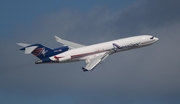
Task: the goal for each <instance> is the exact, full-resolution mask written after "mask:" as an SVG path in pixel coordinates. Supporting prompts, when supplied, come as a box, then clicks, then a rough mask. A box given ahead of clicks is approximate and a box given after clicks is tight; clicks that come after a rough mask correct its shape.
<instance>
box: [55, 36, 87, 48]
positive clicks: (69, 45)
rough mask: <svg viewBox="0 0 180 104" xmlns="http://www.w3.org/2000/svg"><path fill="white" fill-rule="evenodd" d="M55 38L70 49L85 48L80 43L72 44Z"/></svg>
mask: <svg viewBox="0 0 180 104" xmlns="http://www.w3.org/2000/svg"><path fill="white" fill-rule="evenodd" d="M54 37H55V39H56V41H57V42H59V43H61V44H63V45H65V46H68V47H69V48H80V47H84V46H85V45H81V44H78V43H74V42H70V41H67V40H64V39H61V38H59V37H58V36H54Z"/></svg>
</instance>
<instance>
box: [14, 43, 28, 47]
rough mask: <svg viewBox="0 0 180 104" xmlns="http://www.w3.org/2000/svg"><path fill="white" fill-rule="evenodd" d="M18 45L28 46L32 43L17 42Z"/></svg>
mask: <svg viewBox="0 0 180 104" xmlns="http://www.w3.org/2000/svg"><path fill="white" fill-rule="evenodd" d="M17 45H19V46H22V47H27V46H29V45H30V44H26V43H17Z"/></svg>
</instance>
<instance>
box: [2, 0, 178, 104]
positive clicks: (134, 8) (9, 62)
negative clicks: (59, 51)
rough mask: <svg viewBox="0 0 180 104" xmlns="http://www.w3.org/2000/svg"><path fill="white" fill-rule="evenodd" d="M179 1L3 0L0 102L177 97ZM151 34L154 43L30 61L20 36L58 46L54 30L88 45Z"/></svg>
mask: <svg viewBox="0 0 180 104" xmlns="http://www.w3.org/2000/svg"><path fill="white" fill-rule="evenodd" d="M179 4H180V2H179V1H177V0H172V1H171V2H169V0H163V2H162V0H156V1H151V0H144V1H142V0H103V1H102V0H99V1H97V0H96V1H95V0H90V1H84V0H76V1H74V0H68V1H67V0H43V1H42V0H28V1H27V0H26V1H24V0H18V1H13V0H4V1H0V37H1V38H0V47H1V48H2V49H1V54H0V57H1V60H2V61H1V64H0V103H2V104H11V103H15V104H24V103H26V104H32V103H33V104H34V103H35V104H36V103H37V104H49V103H65V104H84V103H86V104H102V103H103V104H109V103H113V104H119V103H123V104H144V103H145V104H152V103H153V104H177V103H180V100H179V97H180V81H179V79H180V76H179V73H180V71H179V53H180V49H179V48H177V47H178V45H177V44H179V38H180V36H179V33H180V30H179V27H180V14H179V11H180V7H179ZM141 34H150V35H153V36H156V37H158V38H159V39H160V40H159V41H158V42H157V43H156V44H153V45H152V46H149V47H145V48H141V49H137V50H132V51H127V52H122V53H118V54H115V55H112V56H110V57H108V58H107V59H106V60H105V61H104V62H103V63H102V64H101V65H99V66H98V67H97V68H96V69H95V70H93V71H92V72H88V73H84V72H83V71H82V70H81V67H82V66H84V65H85V63H84V62H75V63H68V64H46V65H35V64H34V62H35V61H36V60H38V59H37V58H36V57H33V56H32V55H24V53H23V52H21V51H19V50H18V49H19V48H20V47H19V46H17V45H16V43H18V42H25V43H42V44H43V45H45V46H48V47H51V48H55V47H60V46H62V45H61V44H59V43H57V42H56V41H55V40H54V38H53V37H54V35H57V36H59V37H61V38H64V39H67V40H70V41H74V42H77V43H81V44H85V45H89V44H94V43H98V42H104V41H109V40H113V39H118V38H123V37H128V36H134V35H141Z"/></svg>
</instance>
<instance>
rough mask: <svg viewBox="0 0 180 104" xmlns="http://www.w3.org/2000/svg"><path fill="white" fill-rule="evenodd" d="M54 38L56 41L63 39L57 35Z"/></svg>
mask: <svg viewBox="0 0 180 104" xmlns="http://www.w3.org/2000/svg"><path fill="white" fill-rule="evenodd" d="M54 38H55V39H56V41H57V40H62V39H61V38H59V37H58V36H56V35H55V36H54Z"/></svg>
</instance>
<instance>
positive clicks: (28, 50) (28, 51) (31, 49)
mask: <svg viewBox="0 0 180 104" xmlns="http://www.w3.org/2000/svg"><path fill="white" fill-rule="evenodd" d="M37 47H38V46H31V47H26V48H25V54H30V53H31V52H32V51H34V50H35V49H36V48H37Z"/></svg>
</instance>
